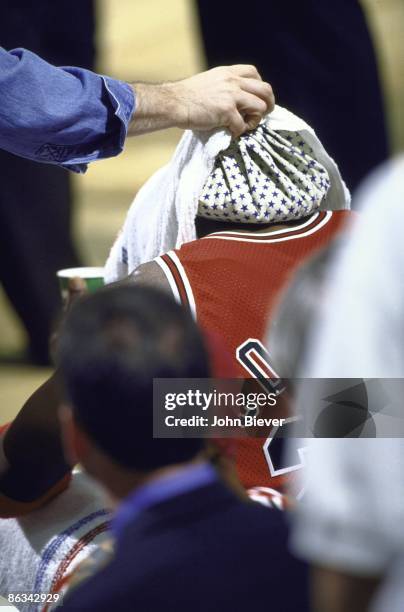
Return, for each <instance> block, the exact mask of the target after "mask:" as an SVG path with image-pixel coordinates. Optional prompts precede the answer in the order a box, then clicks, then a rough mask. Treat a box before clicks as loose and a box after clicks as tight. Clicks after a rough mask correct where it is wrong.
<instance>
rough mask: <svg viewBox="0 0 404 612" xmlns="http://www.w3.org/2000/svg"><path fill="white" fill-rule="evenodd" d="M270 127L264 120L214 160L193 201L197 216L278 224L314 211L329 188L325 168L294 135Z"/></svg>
mask: <svg viewBox="0 0 404 612" xmlns="http://www.w3.org/2000/svg"><path fill="white" fill-rule="evenodd" d="M269 117H270V115H269ZM270 125H271V124H270V121H269V120H268V118H266V119H264V120H263V121H262V122H261V123H260V125H259V126H258V127H257V128H256V129H255V130H252V131H251V132H247V133H246V134H244V135H242V136H240V137H239V138H237V139H235V140H232V141H231V143H230V146H229V147H228V148H227V149H226V150H225V151H221V152H220V153H219V154H218V155H217V157H216V162H215V166H214V169H213V171H212V172H211V174H210V175H209V177H208V179H207V181H206V183H205V185H204V187H203V190H202V193H201V196H200V198H199V205H198V216H199V217H204V218H206V219H209V220H212V221H228V222H232V223H243V224H244V223H248V224H260V223H284V222H285V221H294V220H297V219H301V218H303V217H305V216H307V215H309V214H310V213H311V212H313V211H314V210H316V209H317V208H318V207H319V206H320V204H321V202H322V201H323V199H324V198H325V196H326V195H327V192H328V189H329V187H330V179H329V175H328V172H327V170H326V168H325V167H324V166H323V165H322V164H321V163H320V162H319V161H318V160H317V159H316V158H315V154H314V151H313V149H312V148H311V147H310V145H309V144H308V143H307V142H306V141H305V140H304V138H303V137H302V135H301V133H300V132H293V131H286V130H274V129H272V128H271V127H270Z"/></svg>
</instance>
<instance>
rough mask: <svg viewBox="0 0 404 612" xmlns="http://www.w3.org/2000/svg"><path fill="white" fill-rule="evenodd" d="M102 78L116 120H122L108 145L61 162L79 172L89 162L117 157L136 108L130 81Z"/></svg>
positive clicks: (82, 170) (65, 166)
mask: <svg viewBox="0 0 404 612" xmlns="http://www.w3.org/2000/svg"><path fill="white" fill-rule="evenodd" d="M101 78H102V81H103V85H104V91H105V93H106V94H107V96H108V101H109V102H110V104H111V106H112V109H113V116H114V118H115V120H116V119H117V120H118V121H119V122H120V125H119V129H118V131H117V132H116V130H115V133H114V135H113V138H111V139H110V141H109V142H108V144H107V145H106V146H103V147H100V148H99V149H98V150H96V151H94V152H93V153H89V154H87V155H83V156H78V157H76V158H73V159H71V160H69V161H68V162H65V163H63V164H61V165H62V166H63V167H64V168H67V169H68V170H72V171H73V172H77V173H79V174H83V173H84V172H85V171H86V170H87V165H88V163H89V162H92V161H95V160H97V159H104V158H106V157H115V156H116V155H119V153H121V152H122V150H123V147H124V144H125V139H126V135H127V133H128V126H129V123H130V121H131V119H132V115H133V112H134V109H135V94H134V91H133V89H132V87H131V86H130V85H129V84H128V83H124V82H123V81H118V80H116V79H111V78H110V77H107V76H102V77H101Z"/></svg>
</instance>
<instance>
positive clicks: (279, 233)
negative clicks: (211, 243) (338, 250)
mask: <svg viewBox="0 0 404 612" xmlns="http://www.w3.org/2000/svg"><path fill="white" fill-rule="evenodd" d="M319 214H320V213H316V214H315V216H314V217H310V219H309V220H308V221H306V222H305V223H302V225H295V226H294V227H293V230H291V229H290V228H288V229H282V230H276V231H275V232H265V233H260V234H259V235H260V236H271V237H273V239H271V238H268V239H267V240H263V239H262V238H261V239H259V238H244V236H256V234H249V233H248V234H247V233H245V232H243V233H241V232H239V237H237V238H236V237H235V236H233V235H230V236H229V235H226V234H227V233H228V234H236V233H237V230H234V231H230V232H220V233H218V234H209V236H204V237H203V238H202V240H207V239H208V238H209V239H215V240H234V241H235V242H255V243H261V244H268V243H269V244H270V243H274V242H286V241H287V240H297V239H298V238H306V236H310V235H311V234H314V233H315V232H317V231H318V230H320V229H321V228H322V227H324V225H326V224H327V223H328V222H329V221H330V219H331V217H332V211H330V210H328V211H326V214H325V216H324V219H322V220H321V221H320V223H318V224H317V225H316V226H315V227H312V228H311V229H310V230H307V231H306V232H303V233H302V234H292V235H291V236H286V237H284V238H282V234H286V233H288V232H290V231H294V232H297V231H299V230H301V229H302V228H304V227H307V226H308V225H311V223H313V221H315V220H316V219H317V217H318V215H319Z"/></svg>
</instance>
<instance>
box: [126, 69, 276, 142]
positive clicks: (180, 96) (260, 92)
mask: <svg viewBox="0 0 404 612" xmlns="http://www.w3.org/2000/svg"><path fill="white" fill-rule="evenodd" d="M133 89H134V91H135V95H136V107H135V113H134V115H133V119H132V122H131V125H130V127H129V135H134V134H141V133H145V132H151V131H154V130H159V129H164V128H168V127H179V128H183V129H188V128H189V129H193V130H212V129H215V128H227V129H228V130H229V131H230V132H231V134H232V136H234V137H237V136H240V135H241V134H243V133H244V132H246V131H247V130H252V129H254V128H255V127H257V125H258V124H259V122H260V121H261V118H262V117H263V116H264V115H265V114H266V113H269V112H271V111H272V110H273V108H274V104H275V99H274V95H273V92H272V88H271V86H270V85H269V84H268V83H264V82H263V81H262V80H261V77H260V75H259V74H258V72H257V70H256V68H255V67H254V66H248V65H238V66H227V67H226V66H223V67H220V68H213V69H212V70H208V71H207V72H202V73H200V74H197V75H195V76H192V77H190V78H188V79H184V80H182V81H177V82H174V83H162V84H159V85H152V84H147V83H135V84H133Z"/></svg>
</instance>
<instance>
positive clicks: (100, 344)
mask: <svg viewBox="0 0 404 612" xmlns="http://www.w3.org/2000/svg"><path fill="white" fill-rule="evenodd" d="M58 360H59V364H60V367H61V372H62V376H63V379H64V382H65V387H66V398H67V403H68V409H67V410H65V412H64V414H65V418H64V419H62V420H64V421H65V422H66V423H67V429H68V439H69V447H70V451H71V450H73V451H74V453H75V455H76V456H75V458H76V459H77V460H80V461H81V462H82V463H83V465H84V467H86V468H87V469H88V471H89V472H90V473H92V474H93V475H95V476H96V477H98V478H100V471H99V469H98V466H97V464H96V461H99V460H100V457H102V460H101V463H102V462H103V461H104V463H105V461H107V460H109V461H110V462H113V463H114V465H116V466H117V467H120V468H122V470H126V471H128V472H130V471H135V472H142V473H144V472H149V471H152V470H156V469H160V468H163V467H166V466H170V465H173V464H178V463H183V462H186V461H189V460H191V459H192V458H193V457H195V456H196V455H197V454H198V453H199V452H200V450H201V448H202V443H201V441H200V440H198V439H181V440H177V439H158V438H153V378H172V377H175V378H177V377H178V378H203V377H207V376H208V375H209V371H208V361H207V356H206V353H205V348H204V345H203V341H202V339H201V336H200V333H199V331H198V329H197V326H196V325H195V323H194V322H193V321H192V319H191V317H190V316H189V315H188V313H186V312H185V310H184V309H183V308H181V307H180V306H179V305H177V304H176V303H175V302H174V300H173V299H172V298H171V297H170V296H168V295H165V294H164V293H162V292H160V291H157V290H155V289H151V288H145V287H133V286H132V287H131V286H115V287H108V288H105V289H103V290H100V291H98V292H96V293H94V294H91V295H87V296H85V297H84V298H82V299H80V300H79V301H78V302H77V304H75V305H74V306H73V308H72V310H71V312H70V313H69V315H68V316H67V319H66V321H65V324H64V327H63V330H62V333H61V338H60V347H59V355H58ZM99 462H100V461H99ZM104 467H105V466H104ZM101 479H102V477H101Z"/></svg>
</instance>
